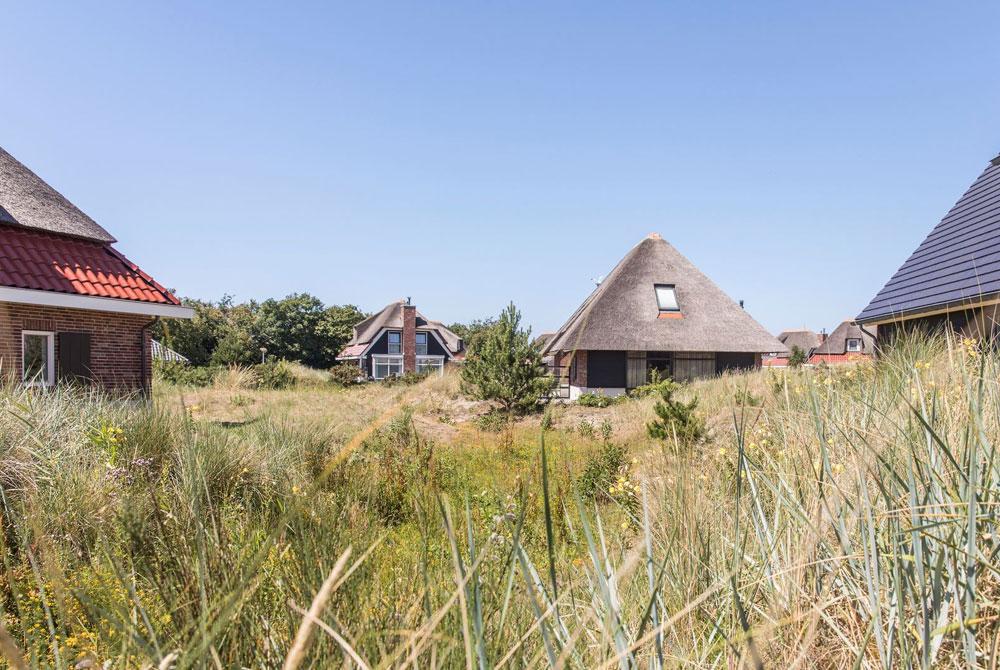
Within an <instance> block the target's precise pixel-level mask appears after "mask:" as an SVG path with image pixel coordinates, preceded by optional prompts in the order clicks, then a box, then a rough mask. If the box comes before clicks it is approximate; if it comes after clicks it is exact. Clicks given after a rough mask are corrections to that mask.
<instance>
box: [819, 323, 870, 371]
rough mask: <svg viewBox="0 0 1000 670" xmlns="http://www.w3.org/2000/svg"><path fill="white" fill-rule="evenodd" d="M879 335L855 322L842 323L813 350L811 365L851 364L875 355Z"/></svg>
mask: <svg viewBox="0 0 1000 670" xmlns="http://www.w3.org/2000/svg"><path fill="white" fill-rule="evenodd" d="M876 334H877V333H874V332H873V333H867V332H865V331H864V330H862V329H861V327H860V326H858V324H856V323H854V322H853V321H850V320H848V321H842V322H841V323H840V325H839V326H837V327H836V328H835V329H834V331H833V332H832V333H830V335H829V336H828V337H826V339H824V340H823V343H822V344H820V345H819V346H818V347H816V348H815V349H813V350H812V354H811V355H810V356H809V363H810V365H817V364H819V363H849V362H853V361H859V360H862V359H865V358H871V357H872V356H874V355H875V337H873V335H876Z"/></svg>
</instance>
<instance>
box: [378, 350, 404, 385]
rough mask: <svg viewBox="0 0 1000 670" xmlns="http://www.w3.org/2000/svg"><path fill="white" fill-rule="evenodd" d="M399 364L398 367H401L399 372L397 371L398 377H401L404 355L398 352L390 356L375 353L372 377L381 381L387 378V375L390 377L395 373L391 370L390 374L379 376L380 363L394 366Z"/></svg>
mask: <svg viewBox="0 0 1000 670" xmlns="http://www.w3.org/2000/svg"><path fill="white" fill-rule="evenodd" d="M397 364H398V367H399V372H398V373H396V376H397V377H401V376H403V357H402V356H400V355H398V354H390V355H388V356H387V355H385V354H374V355H373V356H372V379H374V380H376V381H381V380H383V379H385V378H386V377H390V376H392V375H393V373H392V372H390V373H389V374H388V375H383V376H381V377H379V376H378V366H379V365H390V366H392V367H396V366H397Z"/></svg>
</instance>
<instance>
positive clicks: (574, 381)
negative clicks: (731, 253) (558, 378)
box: [544, 233, 786, 397]
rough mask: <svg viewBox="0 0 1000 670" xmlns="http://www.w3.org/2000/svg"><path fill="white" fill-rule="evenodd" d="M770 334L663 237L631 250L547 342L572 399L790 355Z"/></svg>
mask: <svg viewBox="0 0 1000 670" xmlns="http://www.w3.org/2000/svg"><path fill="white" fill-rule="evenodd" d="M785 350H786V348H785V346H784V345H783V344H782V343H781V342H779V341H778V340H776V339H775V338H774V336H773V335H771V334H770V333H768V332H767V331H766V330H765V329H764V327H763V326H761V325H760V324H759V323H757V322H756V321H754V320H753V318H752V317H751V316H750V315H749V314H748V313H747V312H746V311H745V310H744V309H743V308H742V307H741V306H740V305H739V304H737V303H736V302H734V301H733V300H732V299H731V298H730V297H729V296H727V295H726V294H725V293H724V292H723V291H722V290H721V289H720V288H719V287H718V286H716V285H715V283H714V282H713V281H712V280H711V279H709V278H708V277H707V276H705V275H704V274H703V273H702V272H701V271H700V270H698V268H696V267H695V266H694V265H693V264H692V263H691V261H689V260H688V259H687V258H685V257H684V256H683V255H682V254H681V253H680V252H679V251H677V250H676V249H675V248H674V247H672V246H671V245H670V244H669V243H668V242H666V241H665V240H664V239H663V238H662V237H660V236H659V235H658V234H656V233H653V234H652V235H649V236H648V237H646V238H645V239H644V240H642V241H641V242H640V243H639V244H638V245H636V246H635V247H633V248H632V250H631V251H629V252H628V253H627V254H626V255H625V257H624V258H622V260H621V261H619V263H618V265H616V266H615V268H614V269H613V270H612V271H611V273H610V274H609V275H608V276H607V278H606V279H605V280H604V281H602V282H601V283H600V285H599V286H598V287H597V288H596V289H595V290H594V292H593V293H591V295H590V297H588V298H587V299H586V300H585V301H584V302H583V304H582V305H580V307H579V308H578V309H577V310H576V311H575V312H574V313H573V315H572V316H570V318H569V320H568V321H566V323H565V324H564V325H563V326H562V328H560V329H559V330H558V331H557V332H556V334H555V335H554V336H553V337H552V338H551V339H550V340H549V341H548V343H547V344H546V347H545V351H544V353H545V354H546V355H551V356H554V357H555V358H556V359H557V365H558V366H560V367H562V368H567V367H568V368H569V369H568V371H567V372H568V374H569V377H570V387H571V397H572V396H573V395H576V394H579V393H582V392H585V391H587V390H599V391H601V392H604V393H608V394H614V393H621V392H624V391H625V390H626V389H628V388H634V387H636V386H640V385H642V384H644V383H646V381H647V380H648V379H649V376H650V373H651V371H652V370H657V371H658V372H659V373H660V374H662V375H664V376H670V377H674V378H676V379H681V380H686V379H693V378H696V377H705V376H710V375H715V374H718V373H720V372H722V371H724V370H727V369H743V368H752V367H756V366H759V365H760V359H761V354H764V353H772V352H784V351H785Z"/></svg>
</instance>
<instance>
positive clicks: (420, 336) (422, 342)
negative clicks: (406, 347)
mask: <svg viewBox="0 0 1000 670" xmlns="http://www.w3.org/2000/svg"><path fill="white" fill-rule="evenodd" d="M426 355H427V333H417V356H426Z"/></svg>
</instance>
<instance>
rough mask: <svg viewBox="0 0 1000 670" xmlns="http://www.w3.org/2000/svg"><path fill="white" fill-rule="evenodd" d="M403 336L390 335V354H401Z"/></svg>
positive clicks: (392, 333) (398, 334) (393, 333)
mask: <svg viewBox="0 0 1000 670" xmlns="http://www.w3.org/2000/svg"><path fill="white" fill-rule="evenodd" d="M401 337H402V335H401V334H400V333H398V332H390V333H389V353H390V354H398V353H400V341H401Z"/></svg>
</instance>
